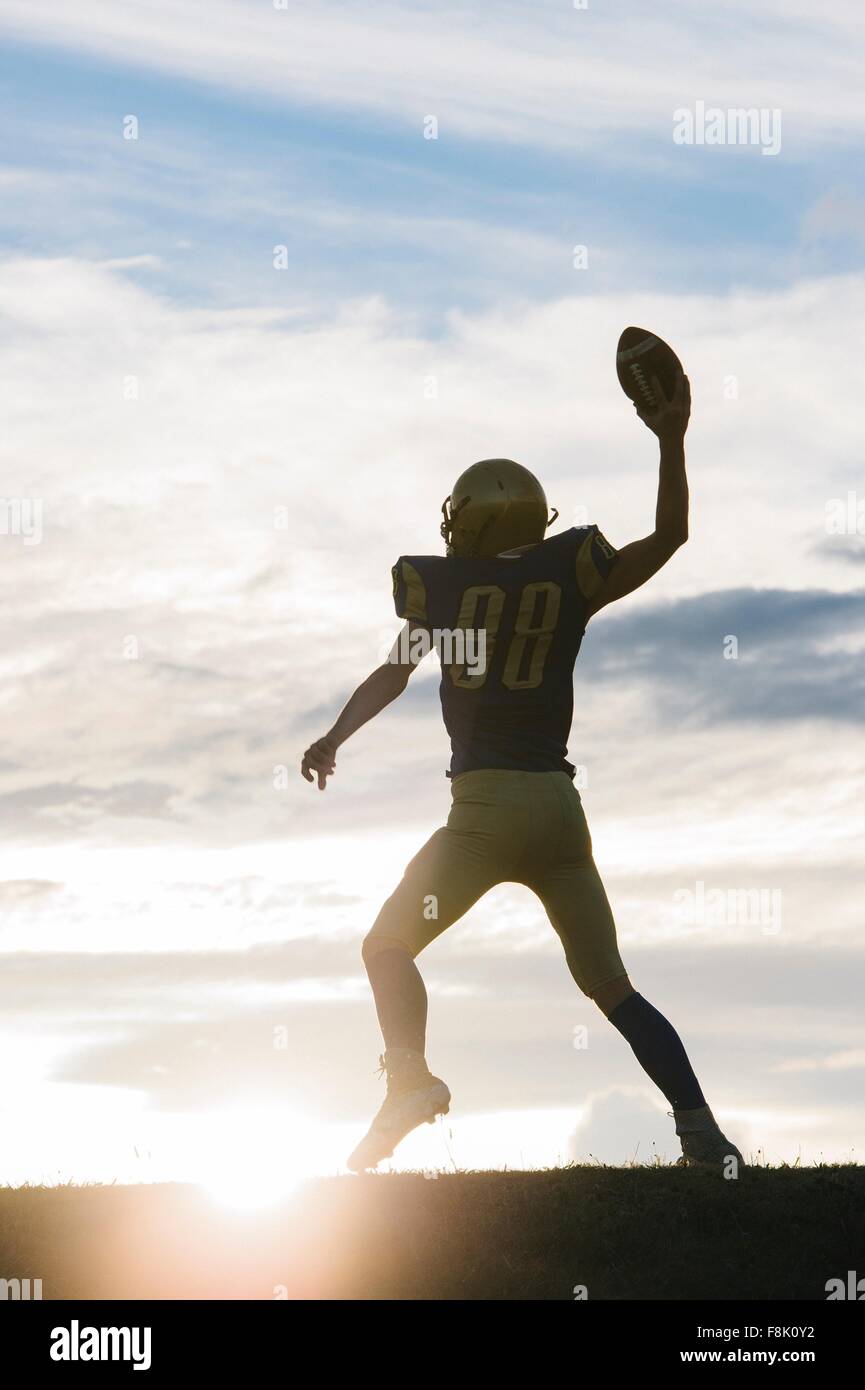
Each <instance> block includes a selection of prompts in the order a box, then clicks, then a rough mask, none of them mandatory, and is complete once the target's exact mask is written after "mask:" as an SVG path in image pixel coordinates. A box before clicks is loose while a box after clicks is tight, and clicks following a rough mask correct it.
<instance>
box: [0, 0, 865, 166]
mask: <svg viewBox="0 0 865 1390" xmlns="http://www.w3.org/2000/svg"><path fill="white" fill-rule="evenodd" d="M485 18H486V16H485V12H484V11H483V9H482V8H481V7H479V6H476V5H468V6H464V7H462V8H461V9H460V10H454V11H449V12H448V13H447V17H446V19H445V18H444V17H443V16H442V14H441V12H440V11H439V10H438V9H437V8H436V7H434V6H421V7H418V6H417V5H412V4H408V3H402V4H400V3H389V4H384V5H379V6H377V7H376V9H375V11H374V12H372V11H370V10H369V9H368V8H363V9H355V8H352V7H346V6H344V5H340V4H337V3H334V0H331V3H321V2H320V0H319V3H315V4H313V3H302V2H300V0H298V3H293V4H290V5H286V6H284V7H280V8H277V7H275V6H272V5H268V6H259V5H254V4H251V3H238V2H237V0H211V3H209V4H208V8H207V22H206V24H203V23H202V22H201V19H200V16H199V15H198V14H197V13H196V12H195V11H194V10H190V9H188V8H185V7H183V6H176V5H173V4H171V3H170V0H155V3H150V4H148V5H147V6H146V7H142V6H135V7H125V8H121V9H118V8H117V6H116V5H113V4H111V3H110V0H84V3H82V4H80V5H77V6H76V9H75V14H74V16H72V15H71V13H70V14H66V13H65V12H63V11H59V12H58V13H56V14H52V15H51V16H50V19H49V17H48V16H47V14H45V13H44V12H43V11H42V10H40V9H39V8H38V7H35V8H34V7H33V6H31V5H28V4H27V3H26V0H7V4H6V5H5V7H4V14H3V26H4V28H5V31H6V33H7V34H8V35H9V36H10V37H15V38H18V39H21V40H24V41H26V42H29V43H39V44H45V45H50V46H55V47H60V48H70V49H73V50H75V51H77V52H79V53H84V54H88V55H91V56H92V57H94V58H98V59H100V60H102V61H109V62H111V63H114V64H119V65H125V66H130V67H138V68H141V67H145V68H154V69H156V70H158V71H160V72H162V73H168V74H171V75H172V76H175V77H182V78H184V79H186V80H188V81H192V82H196V83H200V82H206V83H210V84H213V85H215V86H218V87H220V88H222V89H229V90H234V91H238V92H243V93H246V94H247V95H249V96H252V97H254V98H255V99H257V100H259V101H260V100H262V99H263V98H266V99H268V100H269V101H270V102H274V103H278V104H280V105H291V104H304V105H309V106H313V107H319V108H323V109H331V110H336V111H339V112H346V111H356V112H360V113H362V114H363V115H364V116H365V117H366V118H367V119H370V120H390V121H396V122H399V123H400V124H401V125H411V126H412V127H413V128H414V129H415V130H416V131H417V135H418V139H419V140H420V139H421V138H422V133H423V121H424V118H425V117H426V116H427V115H429V114H433V115H437V116H438V119H439V121H440V125H441V137H440V138H443V139H448V138H450V137H451V135H452V134H456V135H457V136H458V137H459V138H462V139H474V140H490V139H495V140H498V141H511V142H516V143H525V144H529V145H532V146H540V147H546V148H553V149H562V148H567V147H569V146H573V145H574V144H575V143H576V144H578V145H580V146H584V145H585V144H586V143H591V142H592V140H593V139H596V138H597V137H598V136H600V135H611V134H615V135H616V136H617V141H616V146H615V150H616V153H617V155H618V156H619V157H622V156H624V157H625V158H627V157H629V153H630V152H629V142H628V139H627V138H625V137H626V134H627V135H630V137H631V139H635V140H637V141H638V142H639V140H640V139H641V138H642V137H643V136H644V135H645V134H646V132H647V131H648V132H650V133H652V134H654V135H655V137H656V138H657V137H658V136H660V137H661V138H662V139H665V140H668V141H669V142H670V149H671V152H672V149H673V147H672V140H671V130H672V113H673V110H674V109H676V108H677V107H680V106H683V105H690V104H692V103H693V101H694V99H695V98H698V97H699V98H702V99H703V100H705V101H707V102H708V103H710V104H712V103H714V104H720V105H723V106H729V105H734V106H745V107H751V106H755V105H756V106H761V107H780V108H782V109H783V110H784V112H785V116H786V117H787V118H788V119H789V120H790V121H791V123H792V124H793V126H794V131H795V142H796V143H798V145H799V146H800V147H801V146H802V145H804V144H811V143H812V142H813V141H815V140H817V141H819V140H827V139H832V140H836V141H837V140H838V139H840V138H844V136H845V135H846V136H848V137H850V136H852V135H854V134H856V133H858V132H860V131H861V128H862V122H863V116H862V111H861V103H860V102H859V99H858V98H859V90H858V70H857V68H856V65H855V63H853V62H851V59H850V46H851V44H852V42H853V40H854V39H855V38H856V37H857V31H856V28H855V25H856V22H857V19H858V15H857V12H856V10H855V7H854V6H853V5H849V4H844V5H835V6H833V8H832V12H831V13H826V12H819V13H817V12H815V11H814V10H813V8H811V7H805V6H804V5H802V4H799V5H797V6H794V7H792V8H791V7H789V6H782V5H781V4H780V3H772V4H771V5H769V6H768V7H764V8H763V11H762V12H761V16H760V26H759V32H760V34H761V37H762V42H754V43H753V44H747V45H745V47H743V43H742V35H743V32H745V33H749V32H751V30H752V29H753V25H754V21H753V12H752V10H751V9H750V8H749V7H748V6H747V5H746V3H745V0H737V3H734V4H731V5H727V6H725V8H724V10H723V11H717V12H715V13H714V14H713V15H712V16H711V18H709V17H708V16H707V13H706V10H705V7H704V6H702V5H700V4H696V3H691V4H684V5H679V6H677V8H676V11H675V17H672V16H670V15H668V14H667V13H665V12H663V11H661V12H652V11H647V10H646V8H645V6H641V5H639V4H636V3H631V4H627V5H625V6H624V7H620V9H619V10H618V11H617V12H616V13H615V14H611V15H604V17H603V18H604V23H603V24H599V23H598V21H597V18H596V16H595V14H594V12H593V11H592V9H591V7H589V8H588V9H587V10H586V11H577V10H573V9H572V10H565V9H562V8H561V7H560V6H557V5H554V4H552V3H549V2H548V3H545V4H536V5H533V6H532V7H531V9H527V8H526V7H525V6H524V5H521V4H518V3H514V0H511V2H510V3H504V4H500V5H498V6H497V8H496V15H495V23H494V24H490V23H487V22H483V21H484V19H485ZM707 26H708V27H710V29H711V41H710V42H707ZM767 51H770V52H771V61H768V62H767V61H766V53H767ZM611 92H615V93H616V99H615V100H614V101H611V100H610V93H611ZM140 114H141V119H142V121H143V122H145V123H146V120H147V113H146V112H142V113H140ZM607 148H609V146H608V144H607ZM788 148H789V146H788ZM713 153H714V154H717V153H719V152H718V151H713ZM720 153H723V152H720Z"/></svg>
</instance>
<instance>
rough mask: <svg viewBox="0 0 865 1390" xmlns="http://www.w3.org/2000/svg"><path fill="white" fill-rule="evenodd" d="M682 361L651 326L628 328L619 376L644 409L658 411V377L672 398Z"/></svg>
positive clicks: (620, 353)
mask: <svg viewBox="0 0 865 1390" xmlns="http://www.w3.org/2000/svg"><path fill="white" fill-rule="evenodd" d="M681 370H682V364H681V362H680V361H679V359H678V357H677V356H676V354H675V353H674V351H673V349H672V348H671V347H669V346H668V345H667V344H666V343H665V342H664V340H663V339H662V338H658V337H657V336H656V335H655V334H654V333H650V332H649V330H648V329H647V328H626V329H625V331H624V333H623V334H622V336H621V337H620V339H619V345H618V347H617V348H616V375H617V376H618V378H619V385H620V386H621V388H622V390H623V391H624V393H625V395H626V396H628V397H629V398H630V399H631V400H632V401H635V402H636V403H637V404H638V405H639V406H640V407H641V408H646V409H648V410H657V408H658V406H659V405H660V402H659V401H657V400H656V399H655V393H654V391H653V390H652V377H653V376H656V377H657V378H658V381H659V382H660V383H661V385H662V387H663V388H664V392H665V394H666V396H667V399H668V400H669V399H670V398H671V397H672V395H673V387H674V386H675V384H676V376H677V374H678V373H679V372H680V371H681Z"/></svg>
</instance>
